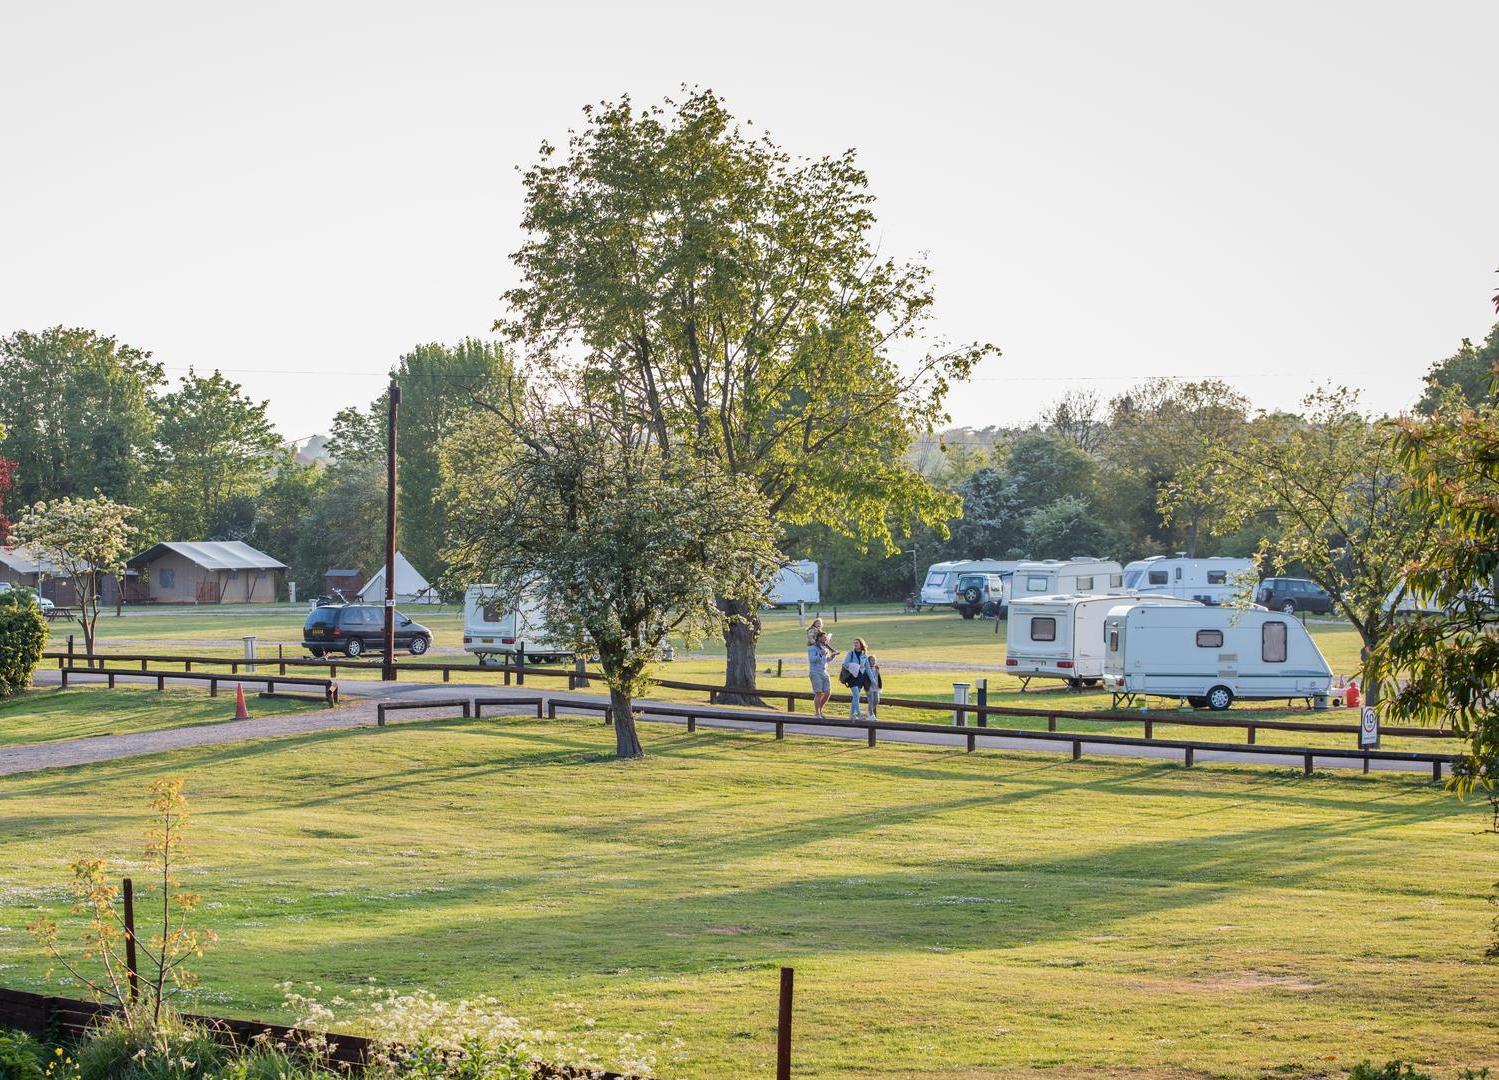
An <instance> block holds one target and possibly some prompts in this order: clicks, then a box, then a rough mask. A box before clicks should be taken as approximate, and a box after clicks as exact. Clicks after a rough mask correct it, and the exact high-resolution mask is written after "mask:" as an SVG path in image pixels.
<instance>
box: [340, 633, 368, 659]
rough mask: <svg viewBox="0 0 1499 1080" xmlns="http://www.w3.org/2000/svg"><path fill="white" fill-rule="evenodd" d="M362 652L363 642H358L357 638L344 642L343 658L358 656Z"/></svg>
mask: <svg viewBox="0 0 1499 1080" xmlns="http://www.w3.org/2000/svg"><path fill="white" fill-rule="evenodd" d="M362 652H364V642H362V641H360V640H359V639H358V638H357V637H351V638H350V639H349V640H348V641H346V642H344V655H345V656H358V655H359V654H360V653H362Z"/></svg>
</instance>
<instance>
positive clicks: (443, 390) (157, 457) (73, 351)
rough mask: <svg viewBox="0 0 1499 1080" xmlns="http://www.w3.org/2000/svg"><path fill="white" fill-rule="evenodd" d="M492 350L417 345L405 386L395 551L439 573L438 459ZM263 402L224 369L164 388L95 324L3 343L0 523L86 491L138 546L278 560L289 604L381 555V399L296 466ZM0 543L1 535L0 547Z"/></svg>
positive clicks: (493, 364)
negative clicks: (294, 593)
mask: <svg viewBox="0 0 1499 1080" xmlns="http://www.w3.org/2000/svg"><path fill="white" fill-rule="evenodd" d="M508 370H509V369H508V365H507V364H506V363H505V361H504V358H503V354H502V352H501V350H500V348H499V347H498V346H497V345H495V344H494V343H492V342H483V341H477V340H465V341H461V342H459V343H458V344H456V345H453V346H445V345H438V344H428V345H421V346H418V347H417V348H415V349H413V350H412V351H411V352H409V353H407V354H406V355H405V356H402V357H401V358H400V359H399V360H398V361H397V362H396V364H395V365H394V367H393V369H392V372H391V374H392V376H393V377H394V378H396V379H398V380H399V381H400V383H401V386H402V392H403V398H402V412H401V421H402V434H403V437H402V440H401V443H400V454H399V463H400V468H401V473H402V476H403V482H402V484H401V486H400V506H401V511H402V530H401V548H402V551H403V552H404V553H405V554H406V555H407V557H408V558H410V559H411V560H412V562H413V564H414V565H416V566H417V567H418V568H419V569H421V570H422V572H423V573H424V574H426V575H427V576H428V577H429V578H431V579H432V580H436V579H437V578H438V577H439V576H440V575H441V572H442V569H443V564H442V556H441V549H442V547H443V544H444V521H443V515H442V512H441V509H440V507H438V506H437V505H436V503H435V492H436V490H437V487H438V475H437V473H438V469H437V455H438V447H439V446H440V444H441V443H442V441H443V439H444V437H445V436H446V435H447V434H448V433H449V432H450V431H451V430H452V429H453V428H454V427H455V426H456V425H457V424H458V423H459V420H460V418H461V416H462V414H463V410H464V408H465V405H464V404H463V403H464V402H465V401H466V400H467V397H468V388H469V387H471V386H472V385H474V384H476V383H479V382H482V381H483V380H484V379H486V378H489V377H491V376H492V375H493V374H495V373H498V372H508ZM267 404H268V403H267V402H265V401H255V400H252V399H251V398H250V397H249V396H248V395H246V394H245V393H244V390H243V389H242V388H241V387H240V386H239V385H238V384H237V383H235V382H233V381H231V380H230V379H228V378H226V377H225V376H224V375H223V374H222V373H221V372H218V371H213V372H211V373H208V374H199V373H198V371H197V370H195V369H192V368H190V369H189V370H188V372H187V373H186V374H185V375H184V376H183V377H182V378H181V379H180V380H178V381H177V382H176V385H171V383H170V381H169V380H168V378H167V375H166V371H165V369H164V368H163V366H162V365H161V364H160V363H158V362H156V361H155V360H153V359H152V355H151V353H150V352H149V351H147V350H145V349H142V348H138V347H136V346H133V345H127V344H124V343H122V342H120V341H119V340H118V339H117V338H115V337H112V336H110V335H107V334H103V333H100V332H97V331H94V330H88V329H82V328H68V327H62V326H56V327H51V328H49V329H45V330H41V331H35V332H33V331H25V330H22V331H16V332H14V333H11V334H9V335H7V336H5V337H3V338H0V425H3V427H0V432H3V434H0V528H4V527H6V524H8V523H7V522H6V519H5V514H6V513H7V512H8V513H9V514H10V516H11V517H16V516H18V515H19V513H20V512H21V511H23V510H25V508H27V507H29V506H31V505H33V504H36V503H39V502H55V501H56V500H58V499H64V498H88V497H91V496H92V495H94V494H95V493H96V492H97V493H100V494H102V495H105V496H107V497H108V498H110V499H112V500H114V501H115V502H118V503H121V504H124V505H127V506H129V507H131V508H133V515H132V518H133V520H132V524H133V525H134V527H135V535H136V538H137V541H136V542H137V544H138V545H139V546H140V547H145V546H148V545H150V544H153V543H156V542H158V541H163V540H243V541H245V542H246V543H249V544H251V545H253V546H255V547H257V548H259V549H261V550H263V551H265V552H266V553H268V554H270V555H273V556H275V557H276V558H278V559H280V560H281V561H282V562H285V563H286V564H287V565H288V566H289V567H290V568H291V572H290V578H291V580H292V581H295V582H296V583H297V585H298V586H299V591H300V593H301V594H302V595H308V594H309V593H311V592H313V591H316V590H319V589H320V588H321V584H322V579H323V574H324V571H325V570H327V569H329V568H330V567H334V566H356V567H362V568H363V569H365V570H366V571H371V570H373V569H375V568H376V567H377V566H378V565H380V564H381V563H383V561H384V502H385V466H384V460H385V422H384V406H385V401H384V397H383V395H382V397H381V398H380V399H378V400H377V401H375V402H374V403H372V404H371V405H370V406H369V408H368V409H367V410H363V411H361V410H359V409H357V408H346V409H344V410H342V411H341V412H340V413H338V415H337V417H336V418H335V420H334V423H333V430H332V433H331V436H330V438H329V440H328V449H329V451H330V453H331V455H332V457H331V460H330V461H329V462H327V463H326V464H325V463H322V462H302V461H299V460H298V459H297V455H296V447H294V446H292V445H290V444H288V443H287V442H285V441H284V440H283V439H282V437H281V436H280V435H278V434H277V432H276V431H275V429H274V427H273V426H272V425H271V422H270V420H269V419H268V418H267V416H266V407H267ZM3 538H4V537H3V536H0V539H3Z"/></svg>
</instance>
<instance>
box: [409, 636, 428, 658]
mask: <svg viewBox="0 0 1499 1080" xmlns="http://www.w3.org/2000/svg"><path fill="white" fill-rule="evenodd" d="M430 644H431V642H429V641H428V640H427V639H426V638H425V637H423V636H422V635H420V634H418V635H417V636H416V637H414V638H412V639H411V655H412V656H420V655H422V653H424V652H426V651H427V646H428V645H430Z"/></svg>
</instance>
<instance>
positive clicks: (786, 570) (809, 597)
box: [766, 559, 822, 607]
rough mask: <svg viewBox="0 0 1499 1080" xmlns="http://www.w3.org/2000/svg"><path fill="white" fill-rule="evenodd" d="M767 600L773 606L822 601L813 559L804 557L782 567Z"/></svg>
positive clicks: (772, 584)
mask: <svg viewBox="0 0 1499 1080" xmlns="http://www.w3.org/2000/svg"><path fill="white" fill-rule="evenodd" d="M766 602H767V603H769V604H770V605H771V606H772V607H780V606H781V605H783V604H820V603H822V591H821V590H820V589H818V587H817V564H816V563H815V562H813V561H812V560H811V559H802V560H801V561H800V562H794V563H792V564H791V565H790V566H783V567H781V572H780V573H779V574H777V575H776V578H775V580H774V581H772V582H771V583H770V596H769V597H768V598H767V600H766Z"/></svg>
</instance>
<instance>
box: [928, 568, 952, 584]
mask: <svg viewBox="0 0 1499 1080" xmlns="http://www.w3.org/2000/svg"><path fill="white" fill-rule="evenodd" d="M946 580H947V571H946V570H933V571H932V572H931V573H930V574H928V575H927V576H926V583H927V584H928V585H941V584H942V583H943V582H944V581H946Z"/></svg>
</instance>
